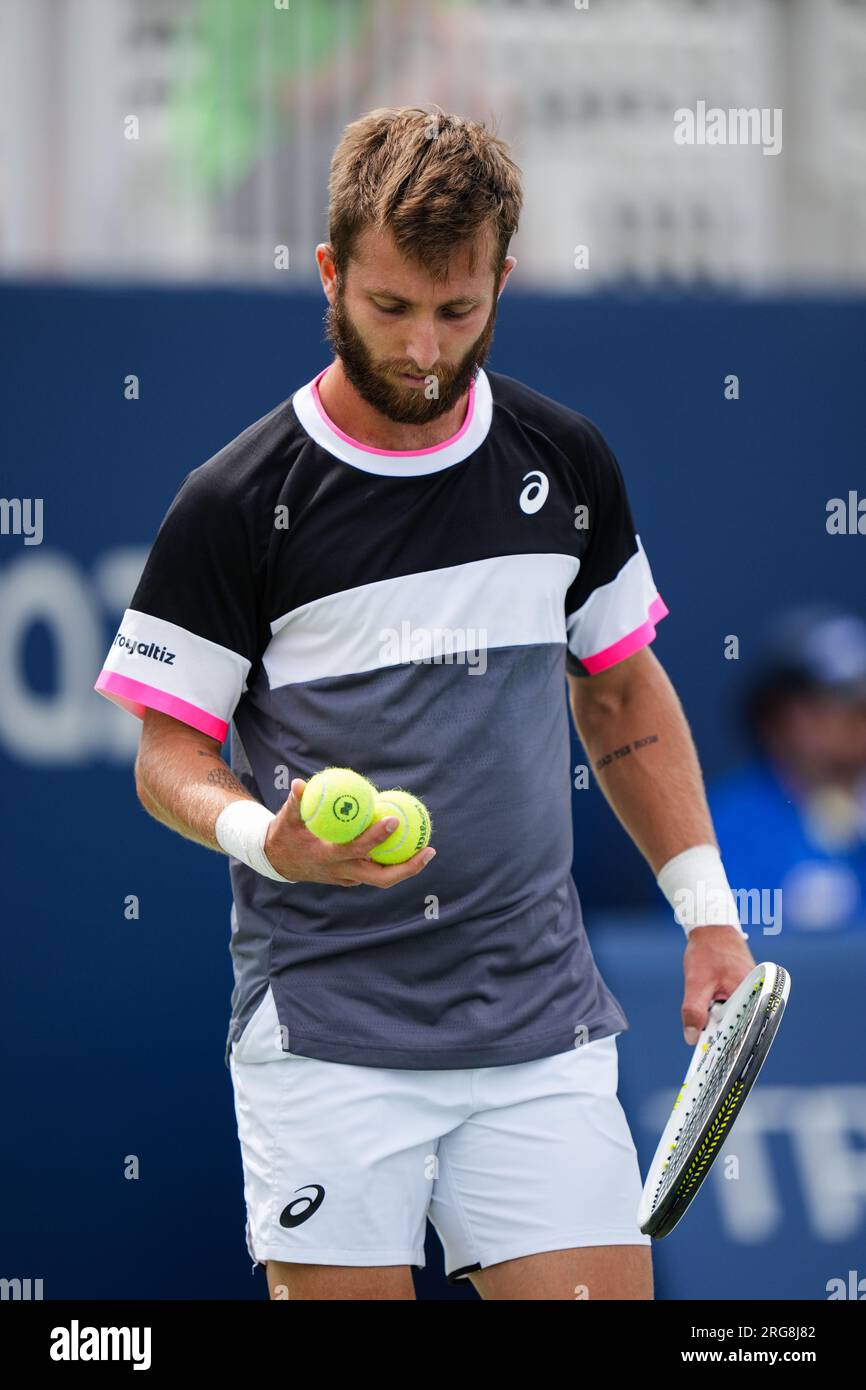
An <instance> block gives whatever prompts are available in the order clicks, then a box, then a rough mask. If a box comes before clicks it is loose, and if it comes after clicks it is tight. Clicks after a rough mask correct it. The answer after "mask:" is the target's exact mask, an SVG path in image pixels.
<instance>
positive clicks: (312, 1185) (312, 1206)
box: [280, 1182, 325, 1226]
mask: <svg viewBox="0 0 866 1390" xmlns="http://www.w3.org/2000/svg"><path fill="white" fill-rule="evenodd" d="M307 1190H308V1191H310V1190H312V1191H313V1192H315V1194H316V1195H315V1197H294V1198H293V1199H292V1201H291V1202H289V1205H288V1206H287V1207H283V1210H282V1211H281V1212H280V1225H281V1226H300V1224H301V1222H302V1221H309V1219H310V1217H311V1216H312V1214H313V1212H314V1211H318V1210H319V1207H320V1206H321V1205H322V1203H323V1202H324V1200H325V1189H324V1188H323V1187H320V1186H319V1184H318V1183H317V1182H309V1183H307ZM295 1191H296V1192H303V1191H304V1188H303V1187H296V1188H295Z"/></svg>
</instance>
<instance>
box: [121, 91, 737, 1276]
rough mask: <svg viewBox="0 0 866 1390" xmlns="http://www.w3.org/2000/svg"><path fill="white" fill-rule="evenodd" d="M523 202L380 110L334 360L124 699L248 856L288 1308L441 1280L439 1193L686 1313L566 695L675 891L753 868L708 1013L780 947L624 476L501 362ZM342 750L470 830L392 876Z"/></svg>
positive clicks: (227, 452)
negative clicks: (735, 864)
mask: <svg viewBox="0 0 866 1390" xmlns="http://www.w3.org/2000/svg"><path fill="white" fill-rule="evenodd" d="M521 202H522V194H521V188H520V176H519V171H518V170H517V168H516V166H515V165H514V164H513V163H512V161H511V159H510V158H509V156H508V153H507V150H506V147H505V146H504V144H503V143H502V142H501V141H500V140H499V139H497V138H496V137H494V136H492V135H491V134H489V133H488V132H487V131H486V130H485V128H484V127H483V126H481V125H478V124H476V123H474V122H464V121H462V120H460V119H459V118H458V117H455V116H449V115H446V114H445V113H438V114H437V116H436V118H435V119H433V118H431V116H430V114H429V113H428V112H426V111H423V110H419V109H416V108H403V109H396V110H395V109H386V110H378V111H373V112H371V113H369V114H368V115H366V116H364V117H362V118H361V119H360V120H358V121H356V122H354V123H353V124H352V125H350V126H349V127H348V128H347V129H346V131H345V133H344V136H343V138H342V140H341V141H340V144H339V146H338V148H337V150H336V152H335V155H334V159H333V163H332V169H331V179H330V206H329V240H328V242H327V243H323V244H322V245H320V246H319V247H318V248H317V252H316V256H317V262H318V266H319V272H320V276H321V280H322V285H323V288H324V291H325V295H326V297H327V299H328V304H329V309H328V316H327V331H328V336H329V338H330V342H331V344H332V346H333V349H334V361H333V362H332V363H331V364H330V365H328V366H326V367H324V368H322V369H321V370H320V371H319V372H318V373H317V375H316V376H315V377H313V378H312V379H311V380H310V381H308V382H307V383H306V385H304V386H302V387H300V389H298V390H297V391H295V392H294V393H293V395H292V396H291V397H290V398H289V399H288V400H287V401H284V402H283V403H282V404H281V405H279V406H277V407H276V408H275V409H274V410H273V411H271V412H270V414H268V415H267V416H265V417H264V418H263V419H262V420H259V421H258V422H257V423H255V424H254V425H251V426H250V427H249V428H248V429H247V430H245V431H244V432H243V434H241V435H240V436H239V437H238V438H237V439H236V440H234V441H233V442H232V443H231V444H229V445H228V446H227V447H226V448H225V449H223V450H222V451H221V452H220V453H219V454H217V455H216V456H215V457H214V458H212V459H210V460H209V461H208V462H207V463H205V464H202V465H201V467H199V468H196V469H193V470H192V472H190V473H189V474H188V475H187V477H186V478H185V479H184V482H183V484H182V486H181V488H180V491H179V492H178V494H177V496H176V498H175V500H174V502H173V504H172V506H171V508H170V509H169V511H168V513H167V515H166V517H165V520H164V521H163V524H162V526H161V528H160V531H159V534H158V535H157V538H156V541H155V543H154V545H153V548H152V550H151V553H150V556H149V558H148V561H147V565H146V567H145V570H144V573H143V575H142V578H141V580H140V583H139V585H138V588H137V590H136V593H135V595H134V597H133V599H132V602H131V604H130V607H129V609H127V611H126V613H125V615H124V619H123V622H122V624H121V628H120V632H119V633H118V635H117V638H116V639H115V642H114V644H113V646H112V649H111V652H110V654H109V657H108V658H107V660H106V664H105V669H104V671H103V673H102V674H101V676H100V677H99V679H98V681H97V683H96V688H97V689H98V690H100V691H101V692H102V693H103V694H105V695H106V696H108V697H109V698H111V699H114V700H115V701H117V702H118V703H119V704H121V705H122V706H123V707H125V708H127V709H129V710H131V711H132V712H133V713H135V714H137V715H138V716H139V718H141V719H142V720H143V729H142V738H141V744H140V748H139V754H138V758H137V761H136V785H137V790H138V794H139V797H140V799H141V801H142V803H143V805H144V806H145V807H146V809H147V810H149V811H150V812H151V814H152V815H154V816H155V817H156V818H157V819H159V820H160V821H162V822H163V823H164V824H166V825H168V826H170V827H171V828H173V829H175V830H177V831H178V832H179V833H180V834H182V835H186V836H187V837H189V838H191V839H194V840H197V841H198V842H199V843H201V844H203V845H206V846H208V847H209V848H211V849H215V850H222V851H224V852H225V853H227V854H228V855H229V857H230V872H231V882H232V892H233V899H234V906H233V921H232V928H233V931H232V940H231V951H232V958H233V965H234V973H235V989H234V993H233V995H232V1017H231V1023H230V1027H229V1034H228V1039H227V1046H226V1061H227V1063H228V1065H229V1067H230V1070H231V1076H232V1081H233V1085H234V1095H235V1108H236V1115H237V1121H238V1131H239V1138H240V1143H241V1149H242V1156H243V1164H244V1188H245V1197H246V1203H247V1246H248V1249H249V1252H250V1255H251V1258H252V1259H253V1261H254V1262H255V1264H261V1265H264V1266H265V1267H266V1270H267V1279H268V1285H269V1289H270V1293H271V1297H272V1298H275V1299H277V1298H280V1297H288V1298H290V1299H297V1298H303V1299H319V1298H324V1299H344V1298H350V1299H354V1298H360V1299H371V1298H372V1299H378V1298H382V1299H406V1298H410V1299H411V1298H412V1297H414V1286H413V1283H412V1276H411V1268H410V1267H411V1266H412V1265H413V1264H415V1265H422V1266H423V1264H424V1236H425V1229H426V1220H427V1218H428V1217H429V1219H430V1221H431V1223H432V1224H433V1226H434V1227H435V1229H436V1231H437V1233H438V1234H439V1236H440V1238H441V1240H442V1244H443V1246H444V1250H445V1263H446V1273H447V1275H448V1278H449V1279H450V1280H452V1281H456V1280H459V1279H465V1278H469V1279H471V1280H472V1282H473V1283H474V1285H475V1287H476V1289H477V1290H478V1291H479V1293H480V1294H481V1296H482V1297H484V1298H491V1299H514V1298H533V1299H574V1298H575V1297H581V1296H588V1297H590V1298H591V1299H597V1298H632V1299H636V1298H650V1297H652V1274H651V1267H650V1259H649V1250H648V1245H649V1241H648V1238H647V1237H645V1236H643V1235H642V1234H641V1232H640V1231H639V1229H638V1226H637V1208H638V1200H639V1196H640V1174H639V1170H638V1164H637V1158H636V1154H635V1149H634V1145H633V1142H632V1139H631V1135H630V1132H629V1128H628V1124H627V1122H626V1118H625V1115H624V1114H623V1111H622V1107H621V1106H620V1103H619V1100H618V1098H617V1094H616V1091H617V1053H616V1037H617V1034H618V1033H620V1032H622V1031H623V1030H624V1029H625V1028H626V1027H627V1026H628V1025H627V1022H626V1019H625V1017H624V1015H623V1012H622V1010H621V1008H620V1006H619V1004H618V1003H617V1000H616V999H615V998H614V997H613V995H612V994H611V992H610V991H609V990H608V988H607V986H606V985H605V983H604V981H603V980H602V978H601V976H600V974H599V972H598V970H597V968H596V966H595V963H594V961H593V958H592V954H591V952H590V949H589V945H588V942H587V938H586V933H585V930H584V926H583V921H582V917H581V911H580V903H579V900H578V897H577V891H576V888H575V884H574V881H573V879H572V876H571V862H572V852H573V845H572V827H571V780H570V767H569V763H570V743H569V725H568V707H567V700H566V692H567V690H568V692H569V693H570V698H571V707H572V711H573V714H574V717H575V721H576V724H577V727H578V731H579V733H580V735H581V738H582V739H583V741H584V744H585V746H586V748H587V752H588V754H589V755H590V756H591V757H592V760H593V762H594V764H595V766H596V768H597V769H598V771H599V780H600V782H601V784H602V786H603V789H604V791H605V794H606V795H607V796H608V798H609V800H610V802H611V805H612V806H613V808H614V810H615V811H616V813H617V815H618V816H619V817H620V819H621V821H622V823H623V825H624V826H625V828H626V829H627V831H628V832H629V834H630V835H631V836H632V837H633V839H634V840H635V842H636V843H637V844H638V846H639V847H640V849H641V850H642V852H643V853H644V855H645V857H646V859H647V861H648V863H649V865H650V866H651V868H652V869H653V871H654V872H655V873H656V874H658V875H659V880H660V886H662V888H663V891H664V892H665V893H666V894H667V895H668V897H669V898H670V899H671V900H673V898H674V894H675V892H677V891H680V890H682V889H686V890H690V889H691V888H693V887H694V886H695V884H696V882H697V879H698V876H699V877H700V879H701V881H702V882H703V884H704V886H705V888H706V887H707V886H709V888H710V889H712V888H713V887H715V888H717V889H719V888H721V890H722V891H721V894H720V895H719V894H718V893H717V895H716V898H717V900H718V898H719V896H721V908H720V909H719V910H718V912H717V915H715V916H713V917H712V918H709V919H707V918H704V919H703V920H700V921H695V920H694V919H693V920H692V921H691V922H690V923H689V927H698V928H699V930H697V931H695V932H694V933H693V934H692V936H691V938H690V941H689V945H688V949H687V952H686V999H685V1004H684V1007H683V1014H682V1017H683V1023H684V1025H685V1026H686V1027H687V1028H695V1027H700V1026H703V1024H704V1023H705V1022H706V1015H707V1007H708V1004H709V1002H710V1001H711V1000H712V999H713V998H714V997H726V996H727V994H729V993H730V992H731V991H732V990H733V989H734V987H735V986H736V985H737V984H739V982H740V980H741V978H742V977H743V976H744V975H745V974H746V972H747V970H748V969H749V968H750V967H751V964H752V961H751V956H750V955H749V952H748V950H747V948H746V947H745V946H744V945H743V942H742V935H741V933H740V931H739V923H738V921H736V923H735V918H736V907H735V905H734V904H733V899H732V898H731V895H730V890H729V889H728V890H727V898H725V896H724V891H723V890H724V889H725V888H726V880H725V876H724V871H723V869H722V867H721V861H720V860H719V858H718V851H717V849H716V847H715V844H714V837H713V830H712V826H711V823H710V820H709V816H708V813H707V810H706V803H705V800H704V796H703V787H702V781H701V775H700V770H699V767H698V764H697V759H696V757H695V753H694V748H693V746H692V743H691V740H690V735H689V731H688V727H687V725H686V723H685V719H684V717H683V714H682V711H681V709H680V706H679V702H678V700H677V698H676V695H675V693H674V691H673V689H672V687H671V685H670V682H669V681H668V680H667V677H666V676H665V674H664V672H663V670H662V668H661V667H660V665H659V663H658V662H657V661H656V660H655V658H654V657H653V655H652V653H651V652H650V651H649V650H648V644H649V643H650V642H651V641H652V639H653V638H654V636H655V623H656V622H658V621H659V619H660V618H662V617H664V615H665V614H666V612H667V608H666V606H665V604H664V602H663V600H662V599H661V597H660V596H659V594H658V591H657V589H656V586H655V583H654V582H653V577H652V573H651V571H650V567H649V563H648V560H647V557H646V554H645V552H644V549H643V546H642V545H641V542H640V537H639V536H638V535H637V534H636V532H635V527H634V522H633V520H632V516H631V511H630V508H629V503H628V498H627V495H626V491H625V485H624V482H623V479H622V474H621V473H620V470H619V466H618V464H617V461H616V459H615V458H614V456H613V454H612V453H611V451H610V449H609V448H608V447H607V445H606V443H605V441H604V439H603V437H602V435H601V434H600V432H599V431H598V429H597V428H596V427H595V426H594V425H593V424H592V423H591V422H590V421H589V420H587V419H586V418H585V417H584V416H582V415H579V414H577V413H576V412H575V411H573V410H571V409H569V408H567V407H565V406H562V405H559V404H558V403H556V402H555V401H552V400H550V399H548V398H547V397H545V396H543V395H541V394H539V393H538V392H536V391H533V390H530V389H529V388H527V387H525V386H523V385H521V384H520V383H519V382H517V381H514V380H512V379H510V378H508V377H506V376H502V375H499V374H496V373H492V372H490V373H488V372H486V371H485V370H484V366H483V363H484V362H485V360H486V358H487V354H488V351H489V348H490V343H491V340H492V336H493V327H494V321H495V317H496V305H497V300H498V297H499V295H500V294H501V292H502V289H503V287H504V285H505V281H506V279H507V278H508V276H509V275H510V274H511V272H512V270H513V268H514V266H515V260H514V258H513V257H512V256H510V255H508V247H509V243H510V241H511V238H512V236H513V235H514V232H515V231H516V229H517V223H518V217H519V213H520V208H521ZM169 658H170V659H169ZM566 678H567V682H568V684H566ZM230 727H231V768H229V767H228V766H227V765H226V764H225V763H224V762H223V761H222V759H221V757H220V749H221V746H222V744H223V742H224V741H225V739H226V736H227V734H228V732H229V728H230ZM327 765H340V766H348V767H352V768H355V769H356V770H357V771H359V772H361V773H363V774H364V775H366V776H367V777H369V778H370V779H371V780H372V781H373V782H374V783H375V784H376V785H377V786H379V787H380V788H388V787H394V786H400V785H402V786H405V787H407V788H409V789H411V790H412V791H413V792H414V793H416V794H417V795H418V796H420V797H421V798H422V800H423V801H424V802H425V803H426V804H427V805H428V807H429V809H430V811H431V813H432V822H433V830H434V840H435V842H436V844H435V848H434V847H433V846H431V847H429V848H427V849H425V850H423V851H421V852H420V853H419V854H417V855H415V856H414V857H413V858H412V859H410V860H409V861H408V862H407V863H406V864H403V865H396V866H387V867H386V866H384V865H380V864H377V863H375V862H374V861H372V860H371V859H370V858H369V854H370V850H371V849H373V848H374V847H375V845H376V844H378V843H379V842H380V841H381V840H382V839H384V838H385V837H386V836H387V835H388V834H390V833H391V830H392V829H393V828H394V824H395V823H394V822H393V821H392V820H385V821H384V822H382V823H381V824H379V825H376V826H374V827H373V828H371V829H369V830H367V831H365V832H364V833H363V834H361V835H360V836H358V837H357V838H356V839H355V840H353V841H351V842H350V843H349V844H347V845H327V844H323V843H322V842H321V841H320V840H318V839H316V838H315V837H314V836H313V835H311V834H310V833H309V832H308V831H307V829H306V828H305V826H304V825H303V823H302V821H301V819H300V815H299V801H300V797H301V795H302V794H303V790H304V787H305V785H306V780H307V779H308V778H309V777H310V776H311V775H312V774H313V773H314V772H315V771H317V770H318V769H320V768H322V767H324V766H327ZM434 854H435V855H436V858H435V860H434V858H433V856H434ZM431 861H432V863H431ZM428 866H429V867H428ZM419 875H420V877H419ZM355 887H357V888H359V890H360V891H359V892H358V893H354V892H352V893H349V894H348V895H347V894H346V893H345V891H344V890H345V889H346V888H355ZM381 889H388V891H387V892H386V893H383V892H381V891H379V890H381ZM707 899H712V893H711V892H710V893H707V892H705V893H704V896H703V898H702V901H705V900H707ZM732 912H733V916H732V915H731V913H732ZM581 1291H584V1292H583V1293H581Z"/></svg>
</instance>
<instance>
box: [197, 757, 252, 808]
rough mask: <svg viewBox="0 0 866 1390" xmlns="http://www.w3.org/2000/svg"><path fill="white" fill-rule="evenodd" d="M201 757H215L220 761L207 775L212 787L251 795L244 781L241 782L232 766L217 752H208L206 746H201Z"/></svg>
mask: <svg viewBox="0 0 866 1390" xmlns="http://www.w3.org/2000/svg"><path fill="white" fill-rule="evenodd" d="M198 754H199V757H200V758H214V759H215V760H216V762H217V763H218V766H217V767H212V768H211V770H210V772H209V773H208V775H207V780H208V782H209V783H210V785H211V786H212V787H224V788H225V789H226V791H232V792H240V793H241V795H242V796H249V792H248V791H247V789H246V787H245V786H244V784H243V782H239V781H238V779H237V777H235V775H234V773H233V772H232V770H231V768H230V767H226V765H225V763H224V762H223V760H222V758H220V757H219V755H218V754H217V753H208V752H207V751H206V750H205V749H204V748H199V750H198Z"/></svg>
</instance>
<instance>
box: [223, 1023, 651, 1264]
mask: <svg viewBox="0 0 866 1390" xmlns="http://www.w3.org/2000/svg"><path fill="white" fill-rule="evenodd" d="M257 1021H258V1020H257V1019H256V1018H254V1019H253V1020H251V1022H250V1024H249V1025H248V1026H247V1028H246V1030H245V1032H244V1035H243V1036H242V1038H241V1040H240V1044H239V1045H238V1044H237V1043H233V1044H232V1051H231V1055H230V1059H229V1065H230V1069H231V1075H232V1082H233V1085H234V1095H235V1113H236V1115H237V1121H238V1135H239V1138H240V1142H241V1153H242V1158H243V1170H244V1197H245V1200H246V1206H247V1225H246V1238H247V1248H248V1250H249V1252H250V1257H251V1258H252V1260H253V1261H254V1262H257V1263H260V1264H264V1263H265V1262H266V1261H267V1260H280V1261H288V1262H290V1263H292V1262H294V1263H303V1264H323V1265H365V1266H375V1265H418V1266H419V1267H420V1268H423V1267H424V1263H425V1257H424V1235H425V1228H426V1227H425V1223H426V1220H427V1218H428V1217H429V1218H430V1222H431V1224H432V1225H433V1227H434V1229H435V1230H436V1232H437V1234H438V1236H439V1238H440V1240H441V1241H442V1245H443V1247H444V1251H445V1271H446V1274H447V1276H448V1279H449V1281H450V1282H451V1283H454V1282H455V1281H456V1280H458V1279H462V1278H465V1277H466V1276H467V1274H468V1273H469V1272H471V1271H474V1270H477V1269H483V1268H484V1267H485V1266H487V1265H492V1264H498V1263H499V1262H500V1261H502V1260H512V1259H517V1258H518V1257H520V1256H522V1255H533V1254H537V1253H539V1252H540V1251H543V1250H565V1249H571V1248H573V1247H580V1246H586V1245H649V1244H650V1238H649V1236H645V1235H642V1234H641V1231H640V1228H639V1227H638V1223H637V1210H638V1203H639V1201H640V1195H641V1178H640V1171H639V1168H638V1161H637V1154H636V1152H635V1147H634V1143H633V1141H632V1137H631V1133H630V1131H629V1127H628V1122H627V1120H626V1117H625V1114H624V1113H623V1109H622V1106H621V1105H620V1103H619V1100H618V1099H617V1094H616V1090H617V1072H618V1058H617V1049H616V1035H613V1036H611V1037H607V1038H600V1039H598V1041H596V1042H591V1043H586V1044H584V1045H583V1046H582V1047H577V1048H569V1050H568V1051H567V1052H562V1053H559V1054H558V1055H557V1056H554V1057H543V1058H540V1059H539V1060H537V1061H534V1062H518V1063H514V1064H511V1065H508V1066H501V1067H472V1068H460V1069H452V1070H445V1071H432V1070H424V1071H418V1070H416V1071H411V1070H400V1069H397V1068H385V1067H359V1066H352V1065H348V1064H346V1063H342V1062H322V1061H318V1060H317V1059H315V1058H310V1057H299V1056H297V1055H295V1054H293V1053H282V1054H280V1055H279V1056H278V1057H277V1059H276V1060H252V1059H254V1058H257V1057H261V1058H268V1059H273V1058H274V1052H275V1048H274V1044H273V1042H272V1041H271V1040H270V1039H268V1042H267V1046H266V1047H262V1046H261V1039H262V1032H261V1028H259V1029H258V1031H257V1029H256V1028H255V1027H254V1026H253V1025H254V1024H256V1023H257Z"/></svg>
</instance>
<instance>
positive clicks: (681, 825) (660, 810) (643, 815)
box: [568, 647, 717, 874]
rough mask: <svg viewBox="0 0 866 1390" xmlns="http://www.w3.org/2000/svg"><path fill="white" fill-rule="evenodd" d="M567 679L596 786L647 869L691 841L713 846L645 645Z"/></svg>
mask: <svg viewBox="0 0 866 1390" xmlns="http://www.w3.org/2000/svg"><path fill="white" fill-rule="evenodd" d="M568 684H569V695H570V700H571V711H572V714H573V716H574V725H575V728H576V729H577V732H578V734H579V736H580V740H581V742H582V744H583V746H584V748H585V749H586V751H587V754H588V755H589V757H590V759H591V761H592V766H593V768H594V770H595V774H596V777H597V778H598V782H599V786H600V787H601V789H602V791H603V792H604V795H605V797H606V798H607V801H608V802H609V804H610V806H611V808H612V810H613V811H614V813H615V814H616V816H617V817H618V818H619V820H620V822H621V824H622V825H623V827H624V829H625V830H626V831H627V832H628V834H629V835H630V836H631V838H632V839H633V840H634V843H635V844H636V845H637V847H638V849H639V850H640V852H641V854H643V856H644V858H645V859H646V860H647V862H648V863H649V865H650V867H651V868H652V870H653V873H654V874H658V872H659V870H660V869H661V868H662V866H663V865H664V864H666V863H667V861H668V860H669V859H672V858H673V856H674V855H675V854H679V853H680V851H681V850H684V849H688V848H689V847H690V846H691V845H698V844H714V845H717V841H716V836H715V831H714V830H713V823H712V820H711V819H710V812H709V808H708V806H707V799H706V793H705V791H704V781H703V776H702V774H701V769H700V765H699V763H698V756H697V753H696V751H695V745H694V742H693V740H692V736H691V731H690V730H689V726H688V723H687V722H686V717H685V714H684V713H683V708H682V705H681V704H680V701H679V697H678V696H677V693H676V691H675V690H674V687H673V685H672V684H671V682H670V679H669V678H668V675H667V673H666V671H665V670H664V668H663V667H662V665H661V664H660V662H659V661H658V659H657V658H656V656H655V655H654V654H653V652H652V651H651V649H650V648H649V647H642V648H641V650H640V651H638V652H635V654H634V656H630V657H628V658H627V659H626V660H625V661H621V662H619V663H618V665H616V666H611V667H610V668H609V669H608V670H607V671H602V672H601V673H600V674H599V675H597V676H588V677H578V676H572V675H569V677H568Z"/></svg>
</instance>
